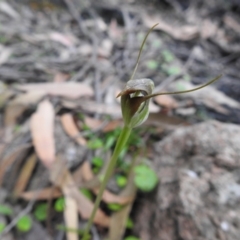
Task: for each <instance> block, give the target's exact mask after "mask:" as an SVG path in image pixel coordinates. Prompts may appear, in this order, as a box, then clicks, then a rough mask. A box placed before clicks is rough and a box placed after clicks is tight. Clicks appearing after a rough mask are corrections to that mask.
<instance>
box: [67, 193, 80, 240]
mask: <svg viewBox="0 0 240 240" xmlns="http://www.w3.org/2000/svg"><path fill="white" fill-rule="evenodd" d="M64 220H65V225H66V227H67V228H69V229H78V209H77V203H76V201H75V200H74V199H73V198H72V197H70V196H68V195H66V196H65V208H64ZM66 236H67V240H78V233H77V232H74V231H67V233H66Z"/></svg>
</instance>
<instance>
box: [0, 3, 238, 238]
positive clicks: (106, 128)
mask: <svg viewBox="0 0 240 240" xmlns="http://www.w3.org/2000/svg"><path fill="white" fill-rule="evenodd" d="M30 2H31V1H30ZM69 2H70V1H69ZM133 2H134V1H133ZM173 2H178V1H168V4H167V5H168V7H167V9H165V10H167V11H165V10H164V11H162V10H161V9H164V7H163V6H162V5H161V4H160V5H161V7H160V8H155V9H154V8H153V9H151V10H148V9H147V8H146V9H145V7H143V8H142V6H141V5H139V4H140V3H139V4H138V3H133V5H132V6H134V8H135V7H136V9H139V6H140V10H139V11H138V10H137V11H136V9H134V8H132V6H131V7H130V8H129V9H130V10H129V12H128V11H127V12H125V10H124V9H123V8H122V6H121V4H120V3H117V5H115V6H113V9H114V10H112V9H110V10H109V9H108V7H106V6H105V5H104V4H103V3H98V4H97V3H96V6H95V4H93V3H90V4H92V6H91V7H92V9H93V12H91V11H89V10H88V9H86V11H87V12H88V13H89V17H88V18H87V19H85V18H84V17H83V15H84V14H83V15H82V10H81V7H79V6H78V4H77V3H75V2H71V3H70V5H71V4H73V5H71V6H73V7H74V9H75V13H76V11H77V13H79V15H80V17H81V21H80V22H79V21H78V17H76V15H74V10H73V8H71V7H70V8H69V6H70V5H67V6H68V9H66V6H65V7H63V6H61V5H60V6H57V7H56V8H55V7H54V6H55V5H54V4H53V5H51V7H47V6H50V5H43V6H42V5H36V4H35V5H34V4H32V3H31V4H30V6H33V5H34V8H31V7H29V5H24V4H22V3H18V2H16V1H9V2H8V1H1V3H0V11H1V16H0V23H1V26H2V27H1V29H0V33H1V38H0V79H1V82H2V83H3V84H4V88H3V91H2V87H1V94H0V107H1V109H3V114H2V113H1V115H0V116H1V118H3V119H4V121H3V125H2V126H0V127H1V129H3V136H4V137H3V139H4V140H6V141H3V143H2V142H1V146H3V147H2V155H1V160H0V183H1V185H2V186H4V187H6V188H8V191H9V194H11V193H15V196H16V197H19V198H22V199H25V200H27V201H29V202H31V201H36V200H47V199H55V198H58V197H61V196H63V195H64V196H65V198H66V209H65V213H64V216H65V217H64V218H65V224H66V227H69V228H74V229H78V228H79V226H80V228H83V226H84V221H83V219H88V217H89V215H90V212H91V209H92V206H93V203H92V202H91V201H90V200H89V199H88V198H87V197H85V195H84V194H82V193H81V192H80V191H79V188H87V189H89V190H91V191H92V192H93V193H94V194H95V195H96V194H97V192H98V187H99V184H100V181H99V174H100V173H101V172H104V167H103V170H102V171H101V172H100V173H99V174H96V175H95V174H94V173H93V169H92V168H91V165H90V158H91V157H90V156H91V154H94V153H93V152H95V150H88V149H87V141H88V140H89V139H88V137H89V136H88V135H84V131H85V130H84V127H85V125H86V126H88V128H89V129H90V130H91V131H92V135H93V136H97V137H99V136H100V137H101V136H103V135H102V134H103V133H104V134H107V133H109V132H111V131H113V130H115V129H116V128H117V127H121V126H122V119H121V110H120V105H119V102H117V101H116V100H115V96H114V95H115V94H110V93H108V91H109V92H111V91H110V90H111V86H114V87H113V88H112V89H121V88H122V85H123V83H124V82H125V81H126V80H127V79H128V78H129V77H130V75H131V72H132V69H133V67H134V64H135V62H136V56H137V53H138V46H139V45H140V42H141V35H144V33H145V30H146V28H149V27H152V25H153V24H155V23H156V22H159V25H158V27H157V28H158V29H156V31H155V32H153V33H152V34H151V35H150V36H149V40H148V41H147V45H146V47H145V50H144V53H143V55H144V59H143V60H142V61H141V62H140V66H139V72H138V73H137V77H139V78H142V77H151V78H153V80H154V81H155V82H156V85H159V86H160V88H161V86H162V85H164V84H163V83H165V84H166V83H169V79H170V78H169V76H168V75H171V74H176V73H175V72H176V71H177V74H176V75H174V78H171V79H173V80H172V81H175V80H179V79H183V80H182V81H181V82H179V81H177V82H174V83H172V84H171V85H170V87H168V88H171V89H176V90H177V89H178V88H179V87H181V88H191V86H192V85H189V84H190V83H189V82H188V81H187V80H186V79H187V78H186V76H187V75H188V76H191V78H192V80H193V82H194V83H197V84H198V83H201V82H203V81H205V80H206V79H208V78H209V76H213V75H218V74H219V72H222V73H224V74H225V76H226V77H224V81H223V82H225V83H226V85H224V86H227V88H225V87H222V85H221V83H217V84H216V86H213V87H208V88H206V89H203V90H202V91H201V92H196V93H194V94H192V95H191V94H189V95H182V96H168V97H167V96H166V97H165V96H161V97H159V98H155V103H157V105H156V104H153V103H151V105H150V110H151V113H150V116H149V119H148V121H147V122H146V124H145V126H144V128H146V129H151V128H154V130H151V133H149V134H146V135H144V136H142V137H143V138H145V139H148V137H149V136H152V135H154V134H155V137H156V134H158V135H159V136H157V138H158V139H159V138H161V137H164V136H165V135H166V134H168V132H169V131H174V129H176V128H178V127H179V125H189V124H190V123H189V122H188V121H186V119H187V118H193V119H192V120H190V122H191V123H193V122H196V121H202V120H203V119H205V118H208V117H209V115H207V116H203V115H204V113H203V112H199V111H201V109H202V108H204V111H205V110H206V114H208V113H209V112H210V113H211V114H212V112H213V114H214V116H215V117H216V118H217V119H221V120H222V119H225V120H224V121H228V120H227V119H228V118H229V116H231V119H232V121H233V122H235V123H239V122H240V120H239V117H240V116H239V114H237V112H235V110H236V109H237V110H238V108H239V100H240V99H239V96H238V94H237V92H238V91H237V89H240V88H239V87H240V85H239V84H238V83H237V81H236V79H238V64H239V63H238V60H237V56H236V54H238V53H239V51H240V47H239V44H238V38H239V31H238V30H239V22H240V21H239V19H238V17H237V15H236V13H235V12H233V11H231V10H229V9H228V10H226V9H225V8H224V6H221V8H222V9H223V11H224V12H225V15H224V16H223V17H220V16H219V15H218V14H216V15H214V16H212V17H209V16H207V17H206V18H204V19H202V17H201V16H202V15H201V14H202V12H204V11H205V10H206V9H207V7H206V6H207V3H205V2H204V4H203V5H202V7H201V8H198V7H196V6H195V5H194V4H193V5H191V6H188V7H187V8H186V9H185V10H183V9H181V7H180V8H179V7H176V5H174V6H175V7H172V6H171V4H172V3H173ZM128 4H129V3H128ZM134 4H135V5H134ZM52 6H53V7H52ZM129 6H130V5H129ZM179 6H181V4H180V5H179ZM165 7H166V6H165ZM185 7H186V6H185ZM215 7H216V6H215ZM42 8H44V10H43V9H42ZM50 9H51V10H50ZM156 9H159V11H160V12H161V14H159V12H156ZM176 9H177V10H176ZM46 10H47V11H46ZM105 11H107V14H106V13H105ZM114 11H117V13H118V14H117V15H116V14H115V13H116V12H114ZM168 11H169V12H168ZM184 11H186V12H184ZM153 12H154V14H152V13H153ZM166 12H167V13H168V15H169V16H170V18H167V17H166V18H165V17H164V16H165V15H164V13H166ZM220 12H221V11H220ZM185 13H186V14H185ZM130 15H131V18H129V16H130ZM107 18H109V19H110V21H109V19H107ZM19 19H21V21H19ZM53 19H54V21H53ZM173 19H175V20H177V21H178V20H179V22H178V23H177V24H176V21H175V22H174V21H172V20H173ZM22 20H24V21H22ZM20 22H21V23H22V24H20ZM219 23H220V24H219ZM95 24H96V26H97V27H96V26H95ZM159 39H160V40H161V41H160V42H161V44H155V43H156V42H157V41H158V40H159ZM176 40H177V41H176ZM179 40H180V41H181V43H180V42H179ZM189 40H191V41H192V42H190V41H189ZM199 40H200V41H201V44H200V43H199ZM133 43H134V44H133ZM192 44H194V47H193V49H195V47H197V48H198V50H199V51H198V53H197V54H196V51H195V52H194V51H192ZM213 46H214V47H213ZM166 49H167V50H169V52H171V53H173V55H172V56H171V61H170V60H169V58H168V59H167V57H166V56H165V55H166ZM193 52H194V53H193ZM192 53H193V54H192ZM160 56H162V57H160ZM164 56H165V57H164ZM215 56H217V57H215ZM203 59H205V60H203ZM210 59H211V60H210ZM233 62H234V64H232V63H233ZM146 63H151V64H152V65H151V66H149V65H148V64H146ZM153 64H154V69H152V68H153ZM223 65H225V66H223ZM179 69H180V72H179ZM173 71H175V72H174V73H173ZM203 73H204V74H203ZM109 76H111V77H110V78H111V79H110V80H109ZM170 77H171V76H170ZM171 79H170V80H171ZM120 80H121V81H120ZM1 86H2V85H1ZM232 86H235V87H232ZM216 87H217V88H218V89H217V88H216ZM164 88H166V87H165V86H164ZM219 89H221V90H222V89H223V90H222V92H221V91H219ZM231 93H235V94H231ZM199 105H201V108H200V110H199ZM190 108H191V109H192V110H193V111H192V113H190V114H189V113H187V111H188V110H189V109H190ZM191 109H190V110H191ZM180 112H181V114H179V113H180ZM189 112H190V111H189ZM194 112H195V113H198V114H199V115H198V117H196V116H195V115H194ZM79 113H80V114H81V115H83V116H84V119H85V120H82V119H81V120H79V119H78V114H79ZM106 115H107V116H106ZM103 116H104V117H103ZM199 116H200V117H199ZM196 119H197V120H196ZM79 122H80V124H79ZM59 126H62V128H63V132H65V133H63V132H61V131H59V128H60V127H59ZM30 132H31V135H30ZM56 133H57V134H56ZM64 134H65V135H64ZM29 135H30V137H29ZM16 136H19V137H20V138H22V142H23V143H24V144H19V142H15V138H16ZM60 139H61V140H62V143H61V144H59V140H60ZM32 142H33V145H34V149H33V148H32ZM11 143H14V144H15V145H16V146H15V150H14V148H12V147H10V145H11ZM5 151H7V154H6V153H5ZM78 151H80V152H81V154H79V152H78ZM36 156H37V157H38V159H39V160H40V162H41V163H39V161H36ZM71 159H78V161H76V162H71ZM20 163H21V164H20ZM17 164H18V166H17ZM39 164H43V165H44V166H45V168H43V169H44V171H45V172H46V173H48V174H49V175H50V176H51V177H49V178H48V181H49V182H48V184H45V185H44V186H41V184H36V183H34V179H35V182H37V179H41V178H40V175H39V173H38V171H39V170H38V169H40V167H39ZM105 164H107V159H106V160H105ZM105 164H104V165H105ZM59 168H60V169H59ZM13 169H15V170H16V171H15V172H16V173H17V174H11V177H10V178H11V181H12V183H13V184H9V185H7V184H6V183H5V179H6V178H7V176H8V174H10V173H12V171H13ZM117 171H121V169H116V172H117ZM13 175H14V177H13ZM9 176H10V175H9ZM46 180H47V179H46ZM9 182H10V181H9ZM50 182H51V183H50ZM10 185H12V186H11V187H10ZM129 186H130V192H129V193H128V194H125V193H124V190H123V192H122V191H116V190H114V188H113V190H114V191H113V192H112V191H110V189H111V190H112V188H111V187H109V189H107V190H105V193H104V196H103V205H104V204H108V203H110V204H111V203H118V204H123V205H124V207H123V208H122V210H120V211H119V212H116V213H113V214H112V216H110V217H109V216H108V214H106V213H105V209H104V207H103V208H102V207H101V208H100V209H99V211H98V215H97V217H96V219H95V222H96V223H97V226H98V228H97V233H95V235H96V236H95V237H96V238H97V237H99V236H98V235H99V234H100V235H104V233H103V231H102V228H101V227H104V228H105V227H109V236H110V239H111V240H113V239H116V240H117V239H121V237H122V236H123V234H124V229H125V225H124V222H125V221H126V218H127V217H128V215H129V212H130V209H131V208H132V204H133V201H134V199H135V198H138V196H137V195H136V189H135V185H133V184H132V183H131V181H130V180H129V181H128V183H127V187H126V189H128V188H129ZM133 211H134V208H133ZM79 215H80V216H81V218H80V219H79ZM50 218H51V217H50ZM120 225H121V227H118V226H120ZM99 226H100V227H99ZM45 231H46V230H45ZM114 233H115V234H114ZM114 235H115V236H114ZM78 237H79V236H77V234H76V233H72V232H71V233H70V232H67V239H78Z"/></svg>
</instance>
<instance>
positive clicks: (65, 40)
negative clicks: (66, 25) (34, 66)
mask: <svg viewBox="0 0 240 240" xmlns="http://www.w3.org/2000/svg"><path fill="white" fill-rule="evenodd" d="M49 38H50V39H51V40H53V41H55V42H59V43H61V44H62V45H64V46H66V47H74V45H75V44H76V43H77V41H78V40H77V38H76V37H75V36H73V35H69V34H68V35H66V34H64V33H60V32H52V33H50V34H49Z"/></svg>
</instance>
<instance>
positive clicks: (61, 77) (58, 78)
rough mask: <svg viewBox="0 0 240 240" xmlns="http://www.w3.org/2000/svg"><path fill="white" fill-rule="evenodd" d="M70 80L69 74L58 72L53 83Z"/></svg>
mask: <svg viewBox="0 0 240 240" xmlns="http://www.w3.org/2000/svg"><path fill="white" fill-rule="evenodd" d="M69 78H70V75H69V74H67V73H62V72H57V73H56V74H55V75H54V78H53V81H54V82H56V83H61V82H65V81H67V80H68V79H69Z"/></svg>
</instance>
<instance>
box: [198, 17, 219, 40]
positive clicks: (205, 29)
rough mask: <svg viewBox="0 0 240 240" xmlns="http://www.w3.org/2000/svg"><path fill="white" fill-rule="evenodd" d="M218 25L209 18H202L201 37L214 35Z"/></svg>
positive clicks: (206, 37) (205, 37)
mask: <svg viewBox="0 0 240 240" xmlns="http://www.w3.org/2000/svg"><path fill="white" fill-rule="evenodd" d="M217 30H218V26H217V25H216V23H214V22H212V21H211V20H209V19H205V20H203V22H202V24H201V29H200V34H201V37H202V38H203V39H208V38H211V37H214V36H215V35H216V34H217Z"/></svg>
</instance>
